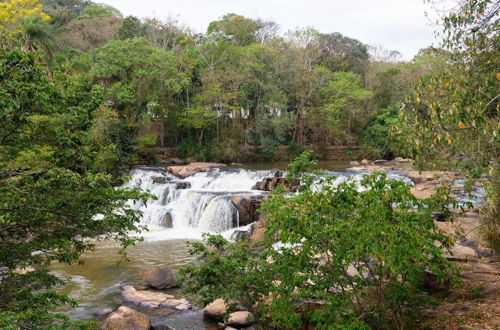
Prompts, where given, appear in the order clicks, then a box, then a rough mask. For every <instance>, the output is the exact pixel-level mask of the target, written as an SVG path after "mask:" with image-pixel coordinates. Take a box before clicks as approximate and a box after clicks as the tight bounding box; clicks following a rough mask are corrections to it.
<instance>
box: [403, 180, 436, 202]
mask: <svg viewBox="0 0 500 330" xmlns="http://www.w3.org/2000/svg"><path fill="white" fill-rule="evenodd" d="M437 185H438V183H437V182H433V181H429V182H422V183H417V184H415V185H414V186H413V187H411V188H410V192H411V193H412V194H413V196H415V197H417V198H419V199H425V198H429V197H431V196H432V195H434V194H435V193H436V191H435V189H436V187H437Z"/></svg>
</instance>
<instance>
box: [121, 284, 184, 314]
mask: <svg viewBox="0 0 500 330" xmlns="http://www.w3.org/2000/svg"><path fill="white" fill-rule="evenodd" d="M122 298H123V300H124V301H126V302H128V303H131V304H134V305H137V306H140V307H143V308H148V309H157V308H169V309H174V310H178V311H184V310H187V309H191V308H192V306H191V304H190V303H189V302H188V301H187V300H186V299H184V298H181V299H176V298H175V297H174V296H172V295H168V294H165V293H162V292H152V291H140V290H136V289H135V288H134V287H133V286H131V285H125V286H124V287H123V288H122Z"/></svg>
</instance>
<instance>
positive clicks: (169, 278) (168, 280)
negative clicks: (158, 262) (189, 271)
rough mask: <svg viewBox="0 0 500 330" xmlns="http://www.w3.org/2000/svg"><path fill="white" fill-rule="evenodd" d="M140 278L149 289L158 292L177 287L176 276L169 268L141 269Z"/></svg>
mask: <svg viewBox="0 0 500 330" xmlns="http://www.w3.org/2000/svg"><path fill="white" fill-rule="evenodd" d="M141 277H142V279H143V280H144V282H146V284H147V285H148V286H150V287H153V288H155V289H158V290H163V289H169V288H173V287H176V286H177V283H176V282H177V275H176V274H175V271H173V270H172V269H170V268H169V267H165V266H164V267H153V268H147V269H143V270H142V271H141Z"/></svg>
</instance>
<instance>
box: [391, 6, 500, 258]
mask: <svg viewBox="0 0 500 330" xmlns="http://www.w3.org/2000/svg"><path fill="white" fill-rule="evenodd" d="M499 11H500V7H499V5H498V2H496V1H491V0H479V1H461V2H460V3H459V6H457V7H456V8H454V9H453V10H452V11H451V12H448V13H447V14H446V16H445V17H443V18H442V20H443V26H444V34H445V38H444V41H443V48H444V51H443V50H430V52H431V53H435V54H439V56H440V61H439V62H437V63H433V67H434V68H435V70H432V71H430V72H429V73H428V74H425V75H423V76H422V77H421V79H420V81H419V83H418V85H417V86H416V88H415V90H414V91H413V93H412V94H410V95H409V96H408V99H407V101H406V102H405V104H404V108H403V109H402V111H401V113H400V116H401V118H402V122H401V125H399V127H398V129H399V132H400V133H401V134H402V135H405V136H406V138H407V140H406V141H407V142H408V143H411V144H414V145H415V149H416V152H417V153H416V155H417V160H418V161H419V162H420V164H423V163H426V162H427V163H428V162H433V163H434V164H435V165H437V167H439V168H452V169H459V170H461V171H462V172H463V173H464V174H466V175H468V176H469V177H470V178H478V177H480V176H482V175H485V176H486V177H489V178H490V180H488V183H487V186H486V188H487V191H488V207H487V209H486V214H485V216H486V217H485V224H486V229H487V233H488V235H490V238H491V240H492V243H493V244H494V245H495V246H496V247H497V248H498V249H500V222H499V221H500V208H499V205H500V202H499V201H500V189H498V182H499V181H498V178H499V176H500V174H499V173H500V169H499V164H500V158H499V153H500V149H499V148H500V136H499V129H500V116H499V104H500V102H499V97H500V94H498V91H499V89H500V88H499V87H500V73H499V72H498V68H499V67H500V57H499V56H498V54H499V43H498V36H497V34H496V33H497V32H498V31H497V30H498V24H499Z"/></svg>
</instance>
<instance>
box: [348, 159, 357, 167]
mask: <svg viewBox="0 0 500 330" xmlns="http://www.w3.org/2000/svg"><path fill="white" fill-rule="evenodd" d="M349 164H351V166H358V165H359V162H358V161H355V160H354V161H352V162H350V163H349Z"/></svg>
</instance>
